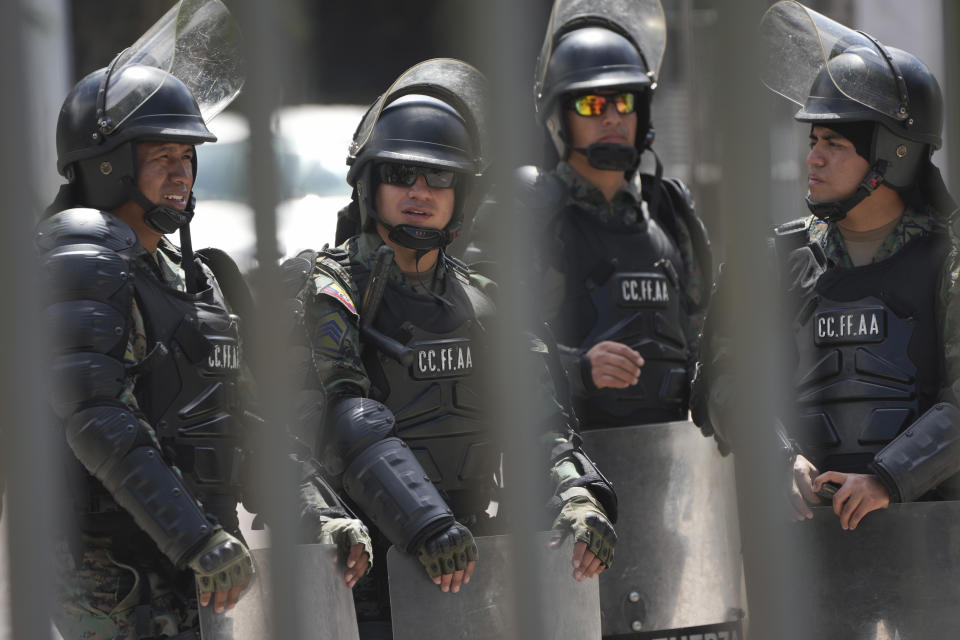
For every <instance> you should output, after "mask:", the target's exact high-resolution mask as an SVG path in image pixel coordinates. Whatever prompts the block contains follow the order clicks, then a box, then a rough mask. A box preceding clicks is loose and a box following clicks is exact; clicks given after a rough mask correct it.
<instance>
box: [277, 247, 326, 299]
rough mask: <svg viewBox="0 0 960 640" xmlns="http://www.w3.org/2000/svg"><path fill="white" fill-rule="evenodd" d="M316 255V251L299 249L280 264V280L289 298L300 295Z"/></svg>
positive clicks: (308, 277)
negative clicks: (298, 251)
mask: <svg viewBox="0 0 960 640" xmlns="http://www.w3.org/2000/svg"><path fill="white" fill-rule="evenodd" d="M317 255H318V254H317V252H316V251H309V250H308V251H301V252H300V253H298V254H297V255H296V256H295V257H293V258H288V259H286V260H284V261H283V262H282V263H281V264H280V282H281V286H283V290H284V293H285V295H287V296H289V297H291V298H293V297H295V296H298V295H300V292H301V291H303V290H304V288H305V287H306V285H307V282H308V281H309V279H310V273H311V272H312V271H313V263H314V262H316V260H317Z"/></svg>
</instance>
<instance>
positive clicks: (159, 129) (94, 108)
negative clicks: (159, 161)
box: [57, 65, 216, 234]
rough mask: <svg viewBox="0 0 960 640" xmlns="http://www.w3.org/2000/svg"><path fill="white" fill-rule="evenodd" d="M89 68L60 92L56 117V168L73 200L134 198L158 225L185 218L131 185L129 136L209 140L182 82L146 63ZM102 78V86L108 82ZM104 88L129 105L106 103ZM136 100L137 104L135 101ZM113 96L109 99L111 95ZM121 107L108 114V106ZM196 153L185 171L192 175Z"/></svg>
mask: <svg viewBox="0 0 960 640" xmlns="http://www.w3.org/2000/svg"><path fill="white" fill-rule="evenodd" d="M112 69H113V67H107V68H104V69H99V70H97V71H94V72H93V73H91V74H90V75H88V76H86V77H85V78H84V79H83V80H81V81H80V82H78V83H77V85H76V86H75V87H74V88H73V90H72V91H71V92H70V94H69V95H68V96H67V98H66V100H64V103H63V107H62V108H61V109H60V118H59V120H58V121H57V170H58V171H59V172H60V173H61V174H62V175H63V176H64V177H66V178H67V180H69V181H70V182H71V183H72V184H73V185H74V187H75V193H76V199H77V202H76V204H80V205H84V206H88V207H95V208H98V209H102V210H105V211H108V210H111V209H115V208H117V207H119V206H120V205H122V204H123V203H125V202H127V201H129V200H134V201H135V202H137V204H139V205H140V206H141V207H143V209H144V211H145V212H146V217H145V220H146V222H147V224H149V225H150V226H151V227H152V228H154V229H155V230H157V231H158V232H160V233H164V234H167V233H172V232H173V231H175V230H177V229H178V228H180V227H181V226H182V225H184V224H186V223H187V222H189V220H190V218H191V217H192V215H193V205H192V194H191V204H189V205H188V207H187V211H179V210H177V209H174V208H172V207H164V206H158V205H155V204H154V203H152V202H150V201H149V200H148V199H147V198H146V196H144V195H143V194H142V193H141V192H140V190H139V189H138V188H137V183H136V182H137V150H136V143H137V142H148V141H149V142H176V143H180V144H191V145H197V144H201V143H203V142H214V141H216V136H214V135H213V134H212V133H211V132H210V131H209V130H208V129H207V126H206V124H204V121H203V117H202V116H201V114H200V108H199V107H198V105H197V101H196V100H195V99H194V97H193V95H192V94H191V92H190V90H189V89H188V88H187V87H186V85H184V84H183V82H181V81H180V80H178V79H177V78H176V77H175V76H173V75H171V74H170V73H168V72H166V71H164V70H162V69H158V68H156V67H151V66H146V65H127V66H124V67H123V68H122V69H119V70H118V71H116V72H115V73H112ZM108 86H109V89H108ZM111 93H114V94H116V96H117V97H118V98H120V100H121V101H122V100H124V99H126V100H129V101H132V102H133V104H134V106H133V107H132V108H118V109H115V110H113V111H112V110H111V109H110V108H108V103H107V100H108V98H111V97H112V96H110V94H111ZM136 103H139V104H136ZM114 104H117V103H116V102H115V101H114ZM113 112H115V113H118V114H120V113H122V116H119V118H118V119H114V116H113V115H112V113H113ZM196 170H197V166H196V157H194V164H193V171H194V176H196Z"/></svg>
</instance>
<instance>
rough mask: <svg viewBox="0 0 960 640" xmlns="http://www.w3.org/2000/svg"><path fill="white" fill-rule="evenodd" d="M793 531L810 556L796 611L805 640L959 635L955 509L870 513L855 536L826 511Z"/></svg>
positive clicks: (919, 507) (912, 507)
mask: <svg viewBox="0 0 960 640" xmlns="http://www.w3.org/2000/svg"><path fill="white" fill-rule="evenodd" d="M813 513H814V516H813V519H812V520H807V521H804V522H801V523H798V524H797V525H796V528H795V529H794V532H795V533H796V535H797V536H798V539H797V541H796V543H795V544H794V545H792V546H793V548H799V549H805V550H807V554H808V555H809V556H810V557H809V558H808V559H805V561H804V563H803V567H804V570H805V571H808V572H809V575H807V576H804V577H805V578H807V580H806V581H803V582H801V583H800V584H805V585H809V586H808V587H806V588H804V592H803V594H802V596H803V597H798V598H797V599H796V601H797V602H798V603H806V606H807V607H809V614H808V615H805V616H803V619H804V620H806V621H807V622H808V623H809V624H810V627H809V629H807V630H804V634H803V635H804V637H808V638H845V639H846V640H894V639H897V640H915V639H927V638H955V637H957V635H958V633H960V579H958V576H960V502H913V503H907V504H894V505H890V507H889V508H888V509H886V510H885V511H874V512H872V513H869V514H867V516H866V517H865V518H864V519H863V520H862V521H861V522H860V524H859V525H858V526H857V528H856V529H854V530H853V531H844V530H843V529H841V528H840V519H839V518H838V517H837V516H836V515H835V514H834V513H833V511H832V510H831V509H830V508H829V507H816V508H814V509H813Z"/></svg>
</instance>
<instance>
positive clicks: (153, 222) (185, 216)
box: [123, 177, 196, 235]
mask: <svg viewBox="0 0 960 640" xmlns="http://www.w3.org/2000/svg"><path fill="white" fill-rule="evenodd" d="M123 182H124V184H125V185H126V188H127V195H128V196H129V197H130V199H131V200H133V201H134V202H136V203H137V204H138V205H140V208H141V209H143V221H144V222H146V223H147V226H148V227H150V228H151V229H153V230H154V231H156V232H157V233H162V234H163V235H167V234H168V233H173V232H174V231H176V230H177V229H179V228H180V227H183V226H184V225H187V224H190V221H191V220H192V219H193V208H194V206H196V198H194V196H193V191H191V192H190V200H189V201H188V202H187V208H186V209H184V210H183V211H181V210H180V209H176V208H174V207H167V206H165V205H161V204H155V203H153V202H151V201H150V199H149V198H147V196H145V195H143V192H142V191H140V189H138V188H137V185H136V184H134V182H133V180H132V179H130V178H129V177H125V178H124V179H123Z"/></svg>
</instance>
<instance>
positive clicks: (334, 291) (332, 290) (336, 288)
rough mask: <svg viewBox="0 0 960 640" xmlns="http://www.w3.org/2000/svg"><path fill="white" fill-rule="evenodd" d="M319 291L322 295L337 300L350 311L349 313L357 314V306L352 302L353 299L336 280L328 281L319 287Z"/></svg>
mask: <svg viewBox="0 0 960 640" xmlns="http://www.w3.org/2000/svg"><path fill="white" fill-rule="evenodd" d="M320 293H321V294H322V295H326V296H330V297H331V298H334V299H336V300H339V301H340V303H341V304H342V305H343V306H345V307H346V308H347V309H348V310H349V311H350V313H352V314H353V315H357V307H356V305H354V304H353V300H351V299H350V296H349V295H348V294H347V291H346V289H344V288H343V287H342V286H340V285H339V284H337V283H336V282H330V283H329V284H327V286H325V287H323V288H322V289H320Z"/></svg>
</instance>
